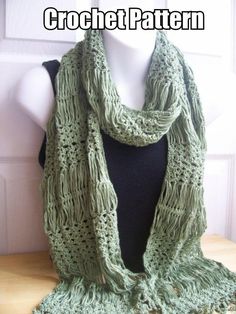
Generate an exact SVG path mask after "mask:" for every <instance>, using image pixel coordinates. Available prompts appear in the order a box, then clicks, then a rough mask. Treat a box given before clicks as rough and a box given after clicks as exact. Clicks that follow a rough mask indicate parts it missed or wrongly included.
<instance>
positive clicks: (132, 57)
mask: <svg viewBox="0 0 236 314" xmlns="http://www.w3.org/2000/svg"><path fill="white" fill-rule="evenodd" d="M132 6H139V7H140V8H141V9H143V10H153V9H154V1H145V2H141V1H119V4H118V5H117V4H114V3H113V4H111V3H109V1H107V0H102V1H99V9H100V10H103V11H104V12H106V11H109V10H114V11H115V10H116V9H117V8H124V9H125V10H127V9H128V8H129V7H132ZM102 35H103V39H104V47H105V51H106V55H107V61H108V65H109V67H110V70H111V75H112V79H113V81H114V83H115V85H116V87H117V91H118V93H119V95H120V98H121V101H122V102H123V103H124V104H125V105H127V106H128V107H130V108H133V109H137V110H140V109H141V108H142V106H143V103H144V95H145V76H146V73H147V71H148V67H149V64H150V60H151V56H152V52H153V49H154V45H155V38H156V30H142V29H137V30H128V29H126V30H119V29H115V30H103V31H102ZM121 56H122V58H121ZM39 87H40V88H39ZM16 101H17V103H18V104H19V106H20V107H21V108H22V110H24V111H25V112H26V113H27V114H28V115H29V116H30V117H31V118H32V119H33V120H34V121H35V122H36V123H37V124H38V125H39V126H40V127H41V128H42V129H44V130H45V131H46V125H47V121H48V119H49V116H50V113H51V112H52V108H53V105H54V94H53V88H52V84H51V81H50V77H49V75H48V73H47V71H46V69H45V68H44V67H43V66H38V67H36V68H33V69H31V70H29V71H28V72H26V74H25V75H24V76H23V78H22V79H21V80H20V81H19V83H18V86H17V90H16Z"/></svg>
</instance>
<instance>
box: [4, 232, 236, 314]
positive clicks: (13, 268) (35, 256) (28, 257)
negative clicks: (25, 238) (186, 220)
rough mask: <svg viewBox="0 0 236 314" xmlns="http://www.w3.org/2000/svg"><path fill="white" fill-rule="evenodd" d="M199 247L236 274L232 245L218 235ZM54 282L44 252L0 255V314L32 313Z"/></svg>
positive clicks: (234, 245) (235, 248)
mask: <svg viewBox="0 0 236 314" xmlns="http://www.w3.org/2000/svg"><path fill="white" fill-rule="evenodd" d="M201 245H202V250H203V253H204V255H205V256H206V257H208V258H211V259H214V260H217V261H219V262H221V263H223V264H224V265H225V266H226V267H228V268H229V269H230V270H231V271H234V272H236V243H234V242H231V241H229V240H226V239H224V238H223V237H221V236H218V235H210V236H209V235H204V236H203V237H202V238H201ZM57 279H58V276H57V274H56V273H55V271H54V269H53V265H52V263H51V261H50V258H49V254H48V252H38V253H25V254H13V255H8V256H0V313H1V314H30V313H32V309H33V308H34V307H35V306H36V305H37V304H38V303H40V301H41V299H42V298H43V297H44V296H46V295H47V294H48V293H49V292H51V291H52V289H53V288H54V287H55V286H56V284H57ZM231 313H232V312H231Z"/></svg>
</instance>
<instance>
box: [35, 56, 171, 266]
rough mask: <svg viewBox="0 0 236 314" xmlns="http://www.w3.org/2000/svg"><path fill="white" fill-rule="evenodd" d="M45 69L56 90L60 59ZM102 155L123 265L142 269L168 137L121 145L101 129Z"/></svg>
mask: <svg viewBox="0 0 236 314" xmlns="http://www.w3.org/2000/svg"><path fill="white" fill-rule="evenodd" d="M42 65H43V66H44V67H45V68H46V69H47V71H48V73H49V75H50V78H51V81H52V85H53V90H54V93H55V85H54V79H55V76H56V74H57V71H58V68H59V66H60V63H59V61H57V60H50V61H46V62H43V64H42ZM101 134H102V139H103V145H104V151H105V157H106V161H107V167H108V172H109V176H110V179H111V182H112V184H113V186H114V189H115V191H116V194H117V198H118V207H117V219H118V231H119V238H120V248H121V253H122V259H123V261H124V263H125V266H126V267H127V268H128V269H130V270H131V271H133V272H143V271H144V268H143V259H142V257H143V253H144V252H145V250H146V243H147V239H148V237H149V232H150V228H151V225H152V222H153V218H154V212H155V205H156V204H157V201H158V198H159V196H160V192H161V187H162V183H163V180H164V176H165V171H166V166H167V151H168V145H167V138H166V135H164V136H163V137H162V138H161V139H160V140H159V141H158V142H157V143H154V144H150V145H147V146H143V147H136V146H131V145H127V144H123V143H120V142H118V141H117V140H115V139H113V138H112V137H110V136H109V135H107V134H106V133H104V132H103V130H102V129H101ZM46 140H47V139H46V133H45V135H44V139H43V143H42V146H41V149H40V152H39V156H38V161H39V163H40V165H41V167H42V168H43V167H44V163H45V148H46Z"/></svg>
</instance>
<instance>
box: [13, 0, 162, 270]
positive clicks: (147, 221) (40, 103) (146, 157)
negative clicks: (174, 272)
mask: <svg viewBox="0 0 236 314" xmlns="http://www.w3.org/2000/svg"><path fill="white" fill-rule="evenodd" d="M121 2H122V1H121ZM133 2H134V1H128V3H127V2H126V3H124V5H123V6H122V7H123V8H124V9H126V8H128V7H129V6H134V3H133ZM150 3H151V2H150V1H147V3H146V4H143V3H141V8H142V9H143V10H145V9H146V10H147V9H151V8H150ZM99 4H100V10H103V11H108V10H116V7H114V4H113V7H111V6H109V3H108V1H104V0H103V1H100V2H99ZM138 4H139V3H138ZM148 4H149V6H148ZM145 5H146V8H144V6H145ZM136 6H137V1H136ZM119 7H121V4H119ZM117 8H118V7H117ZM102 36H103V43H104V48H105V54H106V58H107V63H108V66H109V68H110V70H111V77H112V79H113V82H114V84H115V86H116V88H117V92H118V94H119V96H120V99H121V101H122V103H123V104H125V105H126V106H128V107H130V108H132V109H135V110H141V109H142V107H143V104H144V100H145V77H146V75H147V72H148V68H149V65H150V62H151V57H152V53H153V50H154V47H155V40H156V31H154V30H152V31H147V30H145V31H144V30H142V29H137V30H111V31H108V30H103V31H102ZM45 61H46V60H45ZM39 86H40V88H39ZM16 98H17V101H18V103H19V105H20V106H21V108H22V109H23V110H24V111H25V112H26V113H27V114H28V115H29V116H30V117H31V118H32V119H33V120H34V121H35V122H36V123H37V124H38V125H39V126H40V127H41V128H42V129H44V130H45V131H46V126H47V121H48V119H49V117H50V114H51V111H52V109H53V105H54V91H53V85H52V81H51V78H50V75H49V72H48V71H47V69H46V68H45V67H44V66H39V67H36V68H33V69H32V70H30V71H29V72H27V73H26V74H25V75H24V77H23V78H22V80H21V81H20V82H19V85H18V88H17V95H16ZM101 135H102V139H103V145H104V151H105V154H106V160H107V166H108V170H109V175H110V178H111V180H112V183H113V185H114V187H115V189H116V193H117V196H118V198H119V206H118V208H117V215H118V225H119V236H120V244H121V251H122V258H123V260H124V262H125V265H126V267H128V268H129V269H130V270H131V271H135V272H138V271H139V272H142V271H143V261H142V255H143V252H144V250H145V247H146V241H147V238H148V235H149V231H150V226H151V224H152V221H153V215H154V210H155V204H156V202H157V197H158V195H160V191H161V185H162V182H163V179H164V174H165V169H166V165H167V139H166V136H163V138H162V139H161V140H160V141H158V142H157V143H155V144H152V145H148V146H146V147H135V146H129V145H125V144H121V143H119V142H117V141H115V140H114V139H112V138H111V137H110V136H108V135H107V134H106V133H104V132H103V130H101ZM44 140H46V133H45V137H44ZM43 143H46V142H43ZM45 150H46V147H44V145H43V144H42V146H41V150H40V154H39V162H40V165H41V166H42V167H43V165H44V162H45ZM41 153H42V155H41ZM137 169H139V172H138V177H137V171H136V170H137ZM127 191H129V193H127ZM129 208H131V209H132V208H133V209H134V210H129ZM127 238H128V239H129V241H127Z"/></svg>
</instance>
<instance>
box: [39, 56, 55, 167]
mask: <svg viewBox="0 0 236 314" xmlns="http://www.w3.org/2000/svg"><path fill="white" fill-rule="evenodd" d="M42 65H43V66H44V67H45V69H46V70H47V71H48V74H49V76H50V79H51V82H52V87H53V92H54V95H56V89H55V78H56V75H57V72H58V69H59V66H60V62H59V61H58V60H56V59H55V60H49V61H44V62H43V63H42ZM46 142H47V136H46V132H45V135H44V138H43V142H42V144H41V148H40V151H39V155H38V162H39V164H40V166H41V167H42V168H44V164H45V153H46Z"/></svg>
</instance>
